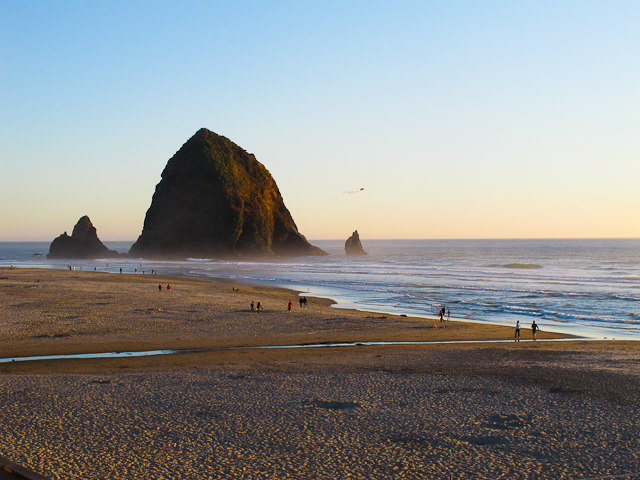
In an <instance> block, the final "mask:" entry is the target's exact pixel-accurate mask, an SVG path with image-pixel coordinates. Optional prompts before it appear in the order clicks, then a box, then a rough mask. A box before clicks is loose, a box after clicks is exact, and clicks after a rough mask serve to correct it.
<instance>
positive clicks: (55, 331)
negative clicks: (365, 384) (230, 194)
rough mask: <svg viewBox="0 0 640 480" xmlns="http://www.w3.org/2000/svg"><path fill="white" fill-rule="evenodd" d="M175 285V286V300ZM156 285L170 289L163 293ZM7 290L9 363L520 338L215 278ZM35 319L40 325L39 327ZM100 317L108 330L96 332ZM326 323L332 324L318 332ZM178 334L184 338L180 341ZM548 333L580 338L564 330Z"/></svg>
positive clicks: (85, 275)
mask: <svg viewBox="0 0 640 480" xmlns="http://www.w3.org/2000/svg"><path fill="white" fill-rule="evenodd" d="M8 272H10V273H8ZM12 279H13V280H14V283H13V284H12V283H11V282H12ZM165 284H173V289H172V291H171V293H168V292H167V290H166V286H165ZM154 285H155V286H157V285H160V286H161V288H160V290H157V289H156V288H155V287H154ZM3 287H4V288H3ZM233 289H236V290H233ZM0 292H4V293H5V294H7V293H8V294H9V297H7V298H10V297H12V298H18V299H20V300H21V301H20V302H17V303H16V302H13V303H11V302H4V303H5V305H3V306H2V307H1V308H2V310H0V314H2V313H3V312H4V315H9V313H10V311H11V312H14V313H18V314H19V315H22V316H24V322H30V323H22V324H20V323H19V322H18V323H17V324H14V325H13V327H14V330H13V331H11V332H5V333H4V335H3V337H0V340H1V341H2V342H3V351H4V353H3V355H2V357H3V358H7V357H17V356H40V355H56V354H74V353H76V354H81V353H98V352H110V351H140V350H162V349H172V350H176V349H203V348H204V349H206V348H227V347H239V346H246V347H251V346H259V345H265V346H266V345H280V344H283V343H285V344H306V343H341V342H379V341H391V342H402V341H434V340H436V341H443V340H452V341H456V340H476V339H494V340H509V339H511V338H512V336H513V332H514V329H513V328H512V327H506V326H499V325H495V324H484V323H480V322H460V321H454V320H451V321H449V322H444V323H441V322H439V321H438V320H437V319H433V318H428V317H407V316H403V315H389V314H381V313H379V312H368V311H363V310H357V309H349V308H346V309H343V308H336V307H332V308H329V307H330V306H331V305H335V302H334V301H333V300H331V299H326V298H322V297H314V296H309V297H307V298H308V300H309V307H308V308H300V307H299V306H298V302H295V305H294V308H293V309H292V312H291V313H290V314H289V313H288V312H286V303H287V301H288V300H292V301H293V300H295V299H296V297H297V296H298V294H304V292H299V291H295V290H291V289H287V288H284V287H273V286H270V287H267V286H262V285H252V284H249V283H246V282H236V281H234V280H230V279H213V278H210V277H205V278H200V277H192V276H164V275H157V276H155V275H154V276H151V275H146V276H143V275H134V274H117V273H101V272H90V271H89V272H87V271H68V270H65V269H13V270H11V269H4V268H0ZM88 297H89V298H90V297H94V301H89V300H88ZM261 297H264V299H263V302H267V303H265V306H266V307H267V308H266V310H265V311H264V312H263V313H262V314H256V313H255V312H251V310H250V309H249V308H248V307H249V303H251V302H252V301H254V302H256V303H257V301H259V300H260V298H261ZM61 301H62V302H63V303H62V304H59V302H61ZM65 302H66V304H65ZM225 303H226V305H225ZM221 305H222V307H221ZM282 315H285V316H284V317H283V316H282ZM286 315H290V316H291V317H292V318H294V319H295V323H293V324H287V323H283V324H280V323H278V324H276V325H275V326H274V325H273V324H270V325H259V326H258V328H256V325H254V322H253V321H252V319H255V320H258V319H260V318H263V319H269V320H270V321H276V322H280V321H281V320H282V319H288V318H289V317H287V316H286ZM29 316H31V317H33V316H36V317H40V318H39V320H37V321H35V325H34V321H33V319H31V320H30V319H29ZM114 316H115V317H117V318H113V317H114ZM326 316H329V317H330V318H324V317H326ZM92 319H93V320H92ZM95 319H99V320H100V322H101V325H95ZM55 321H57V323H55ZM318 321H320V322H324V323H328V325H322V328H321V329H318V325H317V323H318ZM216 322H222V323H226V324H227V326H228V328H225V327H217V326H216ZM79 323H80V324H81V325H78V324H79ZM289 323H290V322H289ZM332 325H333V326H332ZM174 329H178V330H182V331H183V334H181V335H180V336H173V335H172V334H173V332H174ZM539 335H540V336H539V338H579V337H576V336H574V335H564V334H557V333H554V332H540V333H539ZM522 336H523V338H528V336H530V332H528V331H527V329H525V328H523V329H522ZM18 353H21V354H18Z"/></svg>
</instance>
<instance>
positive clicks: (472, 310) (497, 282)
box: [0, 239, 640, 340]
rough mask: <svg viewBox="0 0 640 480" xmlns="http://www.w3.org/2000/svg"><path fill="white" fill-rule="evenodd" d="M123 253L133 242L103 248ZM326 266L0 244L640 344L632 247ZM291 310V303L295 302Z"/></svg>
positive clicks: (42, 259)
mask: <svg viewBox="0 0 640 480" xmlns="http://www.w3.org/2000/svg"><path fill="white" fill-rule="evenodd" d="M104 243H105V244H106V245H107V246H108V247H109V248H110V249H114V250H118V251H120V252H126V251H128V249H129V247H130V246H131V244H132V242H104ZM311 243H313V244H314V245H317V246H318V247H320V248H322V249H323V250H325V251H327V252H328V253H330V254H331V255H330V256H327V257H298V258H289V259H268V260H264V261H220V260H208V259H188V260H187V261H182V262H178V261H148V260H139V259H138V260H136V259H104V260H73V261H71V260H48V259H47V258H46V254H47V252H48V250H49V242H0V266H9V265H10V264H12V263H13V264H14V266H15V267H37V268H68V266H69V265H73V266H74V267H75V268H76V269H77V270H80V269H82V270H91V271H92V270H94V268H95V269H97V270H98V271H103V272H113V273H117V272H119V271H120V268H122V269H123V271H124V273H127V274H133V272H134V269H137V270H138V274H141V273H142V272H143V271H144V273H145V274H149V273H150V272H151V270H152V269H154V270H158V271H159V272H160V273H161V274H167V275H171V274H180V275H190V276H196V277H198V276H200V277H216V278H228V279H235V280H238V281H241V282H247V283H259V284H268V285H272V286H282V287H288V288H292V289H296V290H298V291H301V292H304V293H305V294H307V295H308V296H317V297H318V296H319V297H326V298H332V299H333V300H335V301H336V302H337V304H336V305H335V306H337V307H341V308H356V309H360V310H366V311H372V312H379V313H381V314H384V313H387V314H406V315H412V316H420V317H428V318H434V317H436V316H437V312H438V311H439V310H440V308H441V307H442V306H447V308H449V309H450V310H451V317H452V319H456V320H464V321H475V322H485V323H494V324H501V325H512V326H513V325H515V323H516V321H518V320H519V321H520V324H521V325H522V326H523V328H527V327H528V326H529V325H530V324H531V322H532V321H533V320H535V321H536V323H537V324H538V325H539V326H540V328H541V329H542V330H547V331H554V332H563V333H571V334H576V335H583V336H587V337H590V338H597V339H603V338H606V339H613V338H615V339H627V340H640V240H639V239H629V240H626V239H620V240H609V239H608V240H370V241H366V240H365V241H363V242H362V243H363V247H364V249H365V250H366V251H367V252H369V255H367V256H358V257H353V256H346V255H345V254H344V241H330V240H318V241H312V242H311ZM293 300H294V301H295V299H293Z"/></svg>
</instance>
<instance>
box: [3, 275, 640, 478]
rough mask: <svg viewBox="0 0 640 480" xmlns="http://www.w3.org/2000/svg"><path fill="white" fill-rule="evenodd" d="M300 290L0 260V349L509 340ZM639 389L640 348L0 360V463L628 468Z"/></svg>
mask: <svg viewBox="0 0 640 480" xmlns="http://www.w3.org/2000/svg"><path fill="white" fill-rule="evenodd" d="M167 283H171V286H172V291H171V292H170V293H168V292H166V288H165V287H166V285H167ZM158 284H161V285H162V287H163V289H162V291H161V292H160V291H158ZM234 286H238V287H239V289H240V291H239V292H234V291H233V290H232V287H234ZM289 299H291V300H293V301H294V308H293V310H292V312H291V313H288V312H287V310H286V305H287V302H288V301H289ZM252 300H253V301H256V302H257V301H258V300H260V301H262V303H263V304H264V305H265V310H264V312H262V313H260V314H259V315H258V314H256V313H252V312H251V311H250V309H249V304H250V303H251V301H252ZM309 300H310V303H309V307H307V308H300V307H299V304H298V303H297V297H296V296H295V294H294V292H290V291H287V290H283V289H269V288H264V287H256V286H249V285H238V284H232V283H229V282H224V281H199V280H195V279H186V278H174V279H169V278H163V277H159V276H153V277H152V276H149V275H146V276H144V277H143V276H142V275H138V276H133V275H118V274H103V273H94V272H78V271H74V272H69V271H66V270H27V269H0V357H2V358H7V357H13V356H28V355H51V354H66V353H87V352H101V351H129V350H151V349H165V348H169V349H182V348H217V347H230V346H256V345H283V344H306V343H321V342H341V341H358V342H363V341H441V340H485V339H512V337H513V329H512V328H510V327H501V326H492V325H482V324H474V323H464V322H453V321H452V322H450V323H448V324H447V326H446V328H433V325H436V326H437V327H440V322H438V321H437V320H434V319H431V320H428V319H419V318H407V317H397V316H383V315H380V314H371V313H367V312H357V311H351V310H339V309H334V308H329V307H328V305H327V304H328V302H327V301H326V300H319V299H312V298H309ZM522 337H523V340H525V339H530V337H531V331H530V329H526V328H525V329H523V332H522ZM558 337H561V336H560V335H554V334H549V333H546V332H541V333H540V334H539V335H538V338H539V339H543V338H558ZM639 397H640V346H639V345H638V343H637V342H591V341H589V342H587V341H571V342H553V343H550V342H535V343H534V342H530V341H526V342H525V341H523V342H520V343H515V342H510V343H504V344H457V345H455V344H453V345H420V346H376V347H372V346H357V347H344V348H312V349H296V350H218V351H207V352H202V353H183V354H175V355H169V356H162V357H142V358H123V359H104V360H60V361H44V362H15V363H9V364H0V398H2V404H1V405H2V406H1V407H0V456H3V457H6V458H9V459H11V460H13V461H14V462H16V463H19V464H22V465H25V466H27V467H28V468H31V469H32V470H35V471H37V472H39V473H42V474H44V475H45V476H47V477H49V478H61V479H62V478H82V479H89V478H96V479H97V478H123V479H124V478H229V477H231V476H238V477H241V478H346V477H349V476H350V477H352V478H449V475H453V478H532V479H533V478H536V479H537V478H549V479H555V478H592V477H596V478H597V477H602V476H605V475H614V474H616V475H620V474H630V473H633V472H640V419H639V417H640V415H638V407H637V405H638V398H639ZM627 478H640V474H639V475H637V476H636V477H633V476H629V477H627Z"/></svg>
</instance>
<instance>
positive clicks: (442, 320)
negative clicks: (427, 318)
mask: <svg viewBox="0 0 640 480" xmlns="http://www.w3.org/2000/svg"><path fill="white" fill-rule="evenodd" d="M445 314H446V315H447V321H449V320H451V309H448V310H447V307H446V306H444V307H442V308H441V309H440V311H439V312H438V318H440V322H444V316H445Z"/></svg>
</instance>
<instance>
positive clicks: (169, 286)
mask: <svg viewBox="0 0 640 480" xmlns="http://www.w3.org/2000/svg"><path fill="white" fill-rule="evenodd" d="M158 291H159V292H161V291H162V285H158ZM167 292H171V284H167Z"/></svg>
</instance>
